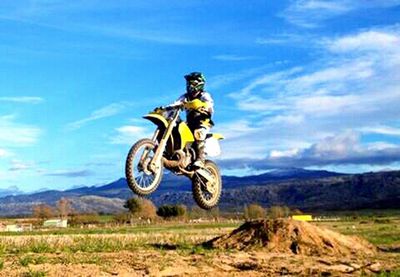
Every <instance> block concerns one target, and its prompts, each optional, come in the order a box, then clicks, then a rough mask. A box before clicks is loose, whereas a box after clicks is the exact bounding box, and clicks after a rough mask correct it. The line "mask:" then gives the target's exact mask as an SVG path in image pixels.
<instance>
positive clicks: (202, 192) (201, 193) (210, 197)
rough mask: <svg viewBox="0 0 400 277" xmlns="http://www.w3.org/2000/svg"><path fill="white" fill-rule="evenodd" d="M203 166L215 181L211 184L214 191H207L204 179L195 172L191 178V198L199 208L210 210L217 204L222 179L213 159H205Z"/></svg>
mask: <svg viewBox="0 0 400 277" xmlns="http://www.w3.org/2000/svg"><path fill="white" fill-rule="evenodd" d="M204 168H205V169H206V170H208V171H209V172H210V173H211V174H212V175H213V176H214V179H215V182H214V184H212V187H213V190H214V193H210V192H209V191H207V189H206V181H205V180H204V178H203V177H201V176H199V175H198V174H196V175H195V176H193V178H192V192H193V198H194V200H195V201H196V203H197V205H199V207H200V208H202V209H205V210H211V209H212V208H214V207H215V206H217V205H218V202H219V199H220V197H221V191H222V179H221V174H220V172H219V168H218V166H217V165H216V164H215V163H214V162H213V161H210V160H206V162H205V164H204Z"/></svg>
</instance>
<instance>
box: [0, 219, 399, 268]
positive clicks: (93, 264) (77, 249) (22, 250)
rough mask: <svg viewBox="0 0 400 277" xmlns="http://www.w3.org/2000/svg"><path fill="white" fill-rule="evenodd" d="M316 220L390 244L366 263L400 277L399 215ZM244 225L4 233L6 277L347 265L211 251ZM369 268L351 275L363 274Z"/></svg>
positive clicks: (1, 250)
mask: <svg viewBox="0 0 400 277" xmlns="http://www.w3.org/2000/svg"><path fill="white" fill-rule="evenodd" d="M313 224H316V225H318V226H321V227H324V228H329V229H332V230H335V231H338V232H340V233H343V234H346V235H357V236H360V237H363V238H365V239H366V240H368V241H369V242H371V243H373V244H375V245H377V246H379V247H386V249H389V250H388V251H387V252H380V253H379V254H378V256H377V257H375V258H374V259H375V260H374V259H372V260H371V261H365V263H370V264H372V263H374V264H378V265H377V267H378V268H377V270H376V272H377V273H378V274H381V276H400V217H399V216H393V215H392V216H386V217H376V218H374V217H360V218H357V219H351V218H347V219H346V220H343V221H332V222H329V221H324V222H315V223H313ZM239 225H240V223H231V222H226V223H201V224H200V223H198V224H188V223H173V222H169V223H166V224H156V225H145V226H132V227H131V226H122V227H107V228H92V229H81V228H70V229H62V230H60V229H58V230H46V231H33V232H23V233H2V234H1V236H0V268H1V271H0V276H60V275H61V276H143V275H153V276H163V275H164V276H169V275H174V274H176V275H205V274H216V275H220V276H221V275H223V276H225V275H226V276H232V275H233V276H234V275H237V276H239V275H241V274H242V273H243V272H246V274H250V275H252V276H265V275H267V276H268V275H274V274H273V273H274V272H275V273H285V272H286V271H285V270H288V272H290V273H293V274H295V273H296V270H299V271H298V273H299V272H301V273H303V274H304V272H308V273H310V275H315V274H316V275H318V274H319V273H320V272H319V271H318V270H319V269H318V268H321V266H325V267H327V268H332V272H335V270H336V269H337V270H339V272H340V270H341V269H340V268H339V267H338V268H336V269H335V268H334V266H336V267H337V266H338V265H336V262H334V261H332V260H330V258H329V257H326V258H325V257H324V258H323V259H321V257H320V259H319V260H317V261H316V260H315V259H311V258H307V257H302V258H300V257H296V256H282V255H271V254H270V253H263V252H262V251H261V252H257V251H250V252H244V251H234V250H232V251H222V250H211V249H207V248H204V247H202V246H201V245H200V244H201V243H202V242H204V241H207V240H209V239H212V238H214V237H216V236H219V235H223V234H227V233H229V232H230V231H232V230H233V229H235V228H236V227H238V226H239ZM318 263H321V264H318ZM348 263H351V260H350V261H349V262H348ZM344 265H346V263H344ZM344 265H342V270H344V269H343V268H344ZM304 270H308V271H304ZM318 272H319V273H318ZM363 272H364V271H363V270H356V271H353V272H352V273H351V272H350V273H351V274H353V275H354V276H361V275H362V274H363ZM368 272H369V273H371V272H370V271H368ZM368 272H367V271H366V274H367V273H368ZM350 273H346V274H350ZM295 275H296V274H295ZM333 276H335V275H334V274H333ZM338 276H340V275H338Z"/></svg>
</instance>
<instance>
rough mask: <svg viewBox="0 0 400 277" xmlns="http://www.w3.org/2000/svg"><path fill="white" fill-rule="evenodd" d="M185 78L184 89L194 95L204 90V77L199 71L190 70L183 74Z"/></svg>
mask: <svg viewBox="0 0 400 277" xmlns="http://www.w3.org/2000/svg"><path fill="white" fill-rule="evenodd" d="M185 79H186V90H187V91H188V92H189V93H191V94H193V95H195V94H197V93H199V92H201V91H203V90H204V84H205V81H206V78H205V77H204V75H203V73H201V72H192V73H190V74H188V75H185Z"/></svg>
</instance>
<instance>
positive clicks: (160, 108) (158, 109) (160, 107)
mask: <svg viewBox="0 0 400 277" xmlns="http://www.w3.org/2000/svg"><path fill="white" fill-rule="evenodd" d="M160 110H165V107H164V106H159V107H157V108H155V109H154V111H155V112H156V111H160Z"/></svg>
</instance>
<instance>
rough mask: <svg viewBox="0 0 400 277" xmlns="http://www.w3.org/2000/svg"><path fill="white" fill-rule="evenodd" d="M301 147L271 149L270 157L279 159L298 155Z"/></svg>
mask: <svg viewBox="0 0 400 277" xmlns="http://www.w3.org/2000/svg"><path fill="white" fill-rule="evenodd" d="M299 151H300V149H298V148H294V149H289V150H284V151H280V150H271V152H270V153H269V157H270V158H271V159H279V158H284V157H285V158H290V157H296V156H297V155H298V153H299Z"/></svg>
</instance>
